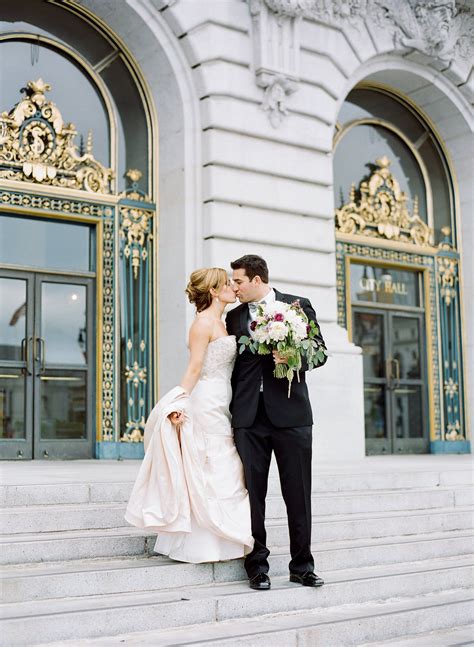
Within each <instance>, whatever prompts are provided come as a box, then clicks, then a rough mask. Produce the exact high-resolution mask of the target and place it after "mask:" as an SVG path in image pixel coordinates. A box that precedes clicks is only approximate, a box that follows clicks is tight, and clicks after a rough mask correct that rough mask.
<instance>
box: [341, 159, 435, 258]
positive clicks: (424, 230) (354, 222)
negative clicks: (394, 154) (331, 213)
mask: <svg viewBox="0 0 474 647" xmlns="http://www.w3.org/2000/svg"><path fill="white" fill-rule="evenodd" d="M390 163H391V162H390V160H389V159H388V158H387V157H386V156H384V157H382V158H381V159H378V160H377V161H376V163H375V168H374V170H373V171H372V173H371V174H370V176H369V178H368V179H367V180H363V181H362V182H361V183H360V185H359V189H358V190H356V187H355V184H353V185H352V187H351V192H350V197H349V202H347V203H346V204H345V205H343V206H342V207H341V208H340V209H336V229H337V231H338V232H339V233H341V234H357V235H361V236H369V237H372V238H385V239H388V240H395V241H399V242H406V243H412V244H414V245H418V246H420V247H426V246H430V245H432V244H433V231H432V230H431V229H430V227H429V226H428V225H427V224H426V223H425V222H423V220H422V219H421V218H420V217H419V215H418V199H417V198H416V197H415V200H414V204H413V214H411V213H410V212H409V210H408V206H407V202H408V196H407V195H406V193H404V192H403V191H402V190H401V188H400V184H399V182H398V180H397V179H396V178H395V177H394V176H393V175H392V173H391V171H390V169H389V166H390Z"/></svg>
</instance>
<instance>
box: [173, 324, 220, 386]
mask: <svg viewBox="0 0 474 647" xmlns="http://www.w3.org/2000/svg"><path fill="white" fill-rule="evenodd" d="M212 328H213V323H212V321H210V320H209V319H196V321H195V322H194V323H193V325H192V326H191V329H190V331H189V362H188V366H187V368H186V372H185V374H184V376H183V379H182V380H181V384H180V386H182V387H183V389H184V390H185V391H186V392H187V393H191V391H192V390H193V389H194V387H195V386H196V382H197V381H198V380H199V376H200V375H201V369H202V364H203V362H204V356H205V354H206V350H207V346H208V344H209V342H210V340H211V335H212Z"/></svg>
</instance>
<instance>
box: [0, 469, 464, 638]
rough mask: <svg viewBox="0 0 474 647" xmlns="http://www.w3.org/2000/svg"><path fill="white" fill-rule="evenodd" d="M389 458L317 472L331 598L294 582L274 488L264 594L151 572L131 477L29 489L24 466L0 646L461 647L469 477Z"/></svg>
mask: <svg viewBox="0 0 474 647" xmlns="http://www.w3.org/2000/svg"><path fill="white" fill-rule="evenodd" d="M384 458H386V462H385V463H384V462H383V459H366V461H365V462H364V463H360V464H358V465H348V466H345V467H335V468H334V469H333V470H332V471H331V470H330V468H328V467H327V466H325V467H324V469H323V468H321V469H317V471H316V473H315V476H314V479H313V480H314V484H313V492H314V493H313V511H314V514H315V517H314V525H313V535H314V557H315V562H316V565H317V572H318V573H320V574H322V575H323V576H324V579H325V580H326V585H325V586H324V587H322V588H321V589H316V590H313V589H307V588H304V587H301V586H298V585H295V584H291V583H289V582H288V576H287V564H288V560H289V557H288V531H287V525H286V517H285V511H284V504H283V502H282V500H281V496H280V494H279V484H278V479H277V476H276V475H275V474H274V473H273V474H272V477H271V479H270V488H269V492H270V495H269V498H268V504H267V516H268V524H267V527H268V536H269V545H270V546H271V549H272V555H271V575H272V590H271V591H269V592H256V591H251V590H250V589H249V588H248V587H247V585H246V582H243V581H242V580H244V578H245V572H244V570H243V567H242V564H241V563H240V562H223V563H217V564H201V565H192V564H181V563H176V562H172V561H171V560H168V559H166V558H164V557H161V556H151V554H152V549H153V545H154V538H153V537H147V536H145V535H144V534H143V533H140V532H138V531H136V530H134V529H131V528H129V527H126V526H125V522H124V521H123V512H124V502H125V501H126V499H127V497H128V495H129V492H130V489H131V483H132V481H133V474H134V472H132V471H131V470H136V466H133V467H130V466H127V467H125V466H124V465H123V464H122V465H120V464H117V463H115V464H109V465H107V464H102V465H100V466H99V467H95V466H94V473H93V474H92V473H88V472H87V470H85V471H84V473H82V475H81V470H80V464H81V462H77V463H76V466H75V467H74V466H73V464H70V465H71V466H72V467H71V468H70V469H73V473H71V476H69V477H68V475H67V474H66V473H64V472H61V471H59V472H60V477H59V478H55V475H54V470H55V465H54V464H48V467H49V468H50V470H51V472H50V473H49V474H48V472H47V471H46V470H43V473H42V476H41V478H37V479H36V480H37V481H38V482H34V481H35V478H34V476H33V478H32V477H29V478H26V470H27V468H28V465H26V464H22V465H19V466H18V467H19V468H21V469H23V470H24V471H25V478H23V479H22V478H21V477H18V476H16V477H15V478H13V479H8V478H7V479H4V481H5V480H6V483H5V484H4V485H3V486H1V487H0V500H1V502H2V504H3V511H2V512H1V517H0V523H1V529H2V536H1V557H0V559H1V562H2V564H3V578H2V579H3V582H2V583H3V605H2V618H3V619H2V630H1V639H0V640H1V644H2V645H36V644H53V643H54V644H61V645H63V644H64V645H83V644H91V645H110V644H112V645H118V644H126V645H154V646H157V647H158V646H161V645H186V644H191V643H192V644H193V645H194V646H196V645H200V644H214V645H218V646H221V645H222V646H227V645H229V646H230V645H239V646H254V645H255V646H258V647H264V646H266V645H271V646H272V647H278V646H280V645H281V646H284V647H293V646H295V647H296V645H298V647H302V646H306V647H310V646H311V647H312V646H313V645H324V646H325V647H327V646H331V645H334V646H337V647H341V646H345V645H362V644H371V643H372V644H377V645H383V644H384V642H385V641H388V642H387V644H400V645H402V644H405V643H404V641H403V640H402V641H401V642H396V643H393V641H394V639H400V638H401V637H408V636H410V639H408V638H407V639H406V640H407V641H408V640H411V641H415V642H406V644H407V645H408V644H413V645H415V644H420V645H422V644H423V642H419V641H423V640H424V639H425V638H424V637H425V634H426V636H427V638H426V640H427V641H429V640H431V641H432V642H431V643H430V642H426V645H431V644H432V645H435V644H438V643H436V642H435V640H436V636H438V635H439V636H441V635H446V636H449V635H453V636H455V635H466V634H465V633H464V634H463V633H462V632H466V631H468V630H469V627H468V626H469V625H470V624H471V623H474V604H473V596H472V592H473V590H472V587H473V584H474V581H473V570H472V553H473V528H472V526H473V524H472V520H473V517H472V510H473V507H472V503H473V486H472V471H471V465H470V463H469V462H468V461H466V457H452V458H449V459H446V458H444V459H442V460H437V459H438V457H424V458H426V459H430V460H424V461H420V460H419V459H418V460H417V459H415V458H414V457H406V459H405V460H404V459H403V458H402V457H400V458H399V462H398V463H397V462H396V461H393V460H390V458H389V457H384ZM397 458H398V457H397ZM82 463H84V462H82ZM62 465H64V463H63V464H62ZM95 465H97V463H96V464H95ZM8 467H9V470H10V473H13V468H12V467H11V464H10V465H9V466H8ZM121 468H122V472H121ZM34 469H35V468H33V471H34ZM41 469H43V468H41ZM88 469H89V468H88ZM74 470H75V471H74ZM99 470H102V471H99ZM107 470H109V476H108V480H104V473H106V472H107ZM124 472H126V474H124ZM120 477H122V478H120ZM68 478H69V481H68ZM110 479H112V480H110ZM114 479H115V480H114ZM32 481H33V482H32ZM433 632H438V633H434V634H433ZM443 632H444V633H443ZM473 639H474V637H473ZM453 640H454V642H453V643H444V644H455V642H456V639H455V638H454V639H453ZM439 644H443V643H439ZM458 644H459V641H458Z"/></svg>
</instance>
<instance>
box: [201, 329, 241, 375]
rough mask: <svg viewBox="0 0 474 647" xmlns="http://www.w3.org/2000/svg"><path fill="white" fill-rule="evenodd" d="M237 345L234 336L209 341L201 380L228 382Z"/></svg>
mask: <svg viewBox="0 0 474 647" xmlns="http://www.w3.org/2000/svg"><path fill="white" fill-rule="evenodd" d="M236 355H237V345H236V341H235V335H228V336H227V337H218V338H217V339H215V340H214V341H211V342H210V343H209V345H208V347H207V350H206V356H205V358H204V362H203V365H202V369H201V377H200V379H201V380H209V379H222V380H226V381H229V380H230V377H231V375H232V369H233V368H234V362H235V357H236Z"/></svg>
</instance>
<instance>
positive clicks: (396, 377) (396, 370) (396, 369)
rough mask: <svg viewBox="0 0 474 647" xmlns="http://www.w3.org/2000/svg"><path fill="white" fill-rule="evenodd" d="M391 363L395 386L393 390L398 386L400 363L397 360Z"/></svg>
mask: <svg viewBox="0 0 474 647" xmlns="http://www.w3.org/2000/svg"><path fill="white" fill-rule="evenodd" d="M392 361H393V363H394V364H395V384H394V388H395V389H396V388H398V387H399V386H400V362H399V361H398V359H393V360H392Z"/></svg>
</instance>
